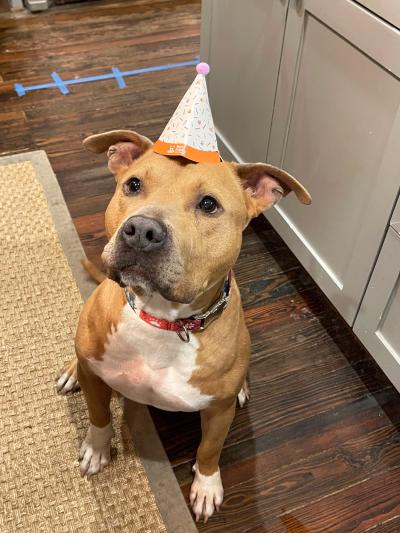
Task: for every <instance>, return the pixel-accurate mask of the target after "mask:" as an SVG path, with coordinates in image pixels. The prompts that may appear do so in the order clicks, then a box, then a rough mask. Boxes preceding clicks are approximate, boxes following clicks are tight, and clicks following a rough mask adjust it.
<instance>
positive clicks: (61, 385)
mask: <svg viewBox="0 0 400 533" xmlns="http://www.w3.org/2000/svg"><path fill="white" fill-rule="evenodd" d="M56 388H57V392H58V394H67V392H75V391H77V390H79V389H80V386H79V383H78V378H77V377H76V376H75V375H74V374H69V373H68V372H63V373H62V374H61V376H60V377H59V378H58V380H57V383H56Z"/></svg>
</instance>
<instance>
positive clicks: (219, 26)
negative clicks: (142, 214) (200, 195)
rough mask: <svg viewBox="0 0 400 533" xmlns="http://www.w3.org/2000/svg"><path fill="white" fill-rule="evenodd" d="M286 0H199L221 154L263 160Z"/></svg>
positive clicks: (204, 51)
mask: <svg viewBox="0 0 400 533" xmlns="http://www.w3.org/2000/svg"><path fill="white" fill-rule="evenodd" d="M287 4H288V0H249V1H248V0H246V1H244V0H217V1H213V0H203V2H202V13H201V15H202V30H201V58H202V60H203V61H207V62H208V63H210V65H211V72H210V75H209V76H208V77H207V85H208V94H209V98H210V102H211V109H212V112H213V118H214V123H215V126H216V130H217V133H218V137H219V140H220V143H219V144H220V148H222V149H221V152H222V156H223V157H225V158H234V159H242V160H247V161H264V160H265V156H266V153H267V145H268V138H269V132H270V129H271V120H272V112H273V108H274V100H275V92H276V80H277V76H278V69H279V62H280V57H281V51H282V43H283V34H284V30H285V20H286V12H287ZM260 102H262V105H260ZM224 148H225V149H224ZM229 149H231V153H230V152H229Z"/></svg>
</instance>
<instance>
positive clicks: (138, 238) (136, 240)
mask: <svg viewBox="0 0 400 533" xmlns="http://www.w3.org/2000/svg"><path fill="white" fill-rule="evenodd" d="M122 238H123V239H124V241H125V242H126V244H127V245H128V246H129V247H130V248H135V249H136V250H138V251H141V252H153V251H155V250H158V249H159V248H161V247H162V246H163V245H164V244H165V241H166V238H167V228H166V227H165V225H164V224H163V223H162V222H159V221H158V220H155V219H154V218H149V217H143V216H134V217H131V218H129V219H128V220H127V221H126V222H125V224H124V225H123V227H122Z"/></svg>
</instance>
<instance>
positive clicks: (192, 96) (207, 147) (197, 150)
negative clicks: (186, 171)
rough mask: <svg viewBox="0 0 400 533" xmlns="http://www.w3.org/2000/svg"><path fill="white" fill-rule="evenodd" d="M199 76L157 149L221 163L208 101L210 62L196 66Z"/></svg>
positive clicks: (175, 154)
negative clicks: (207, 76)
mask: <svg viewBox="0 0 400 533" xmlns="http://www.w3.org/2000/svg"><path fill="white" fill-rule="evenodd" d="M196 71H197V76H196V78H195V79H194V81H193V83H192V85H191V86H190V87H189V89H188V91H187V92H186V94H185V96H184V97H183V98H182V100H181V102H180V104H179V105H178V107H177V108H176V110H175V113H174V114H173V115H172V117H171V118H170V120H169V122H168V124H167V125H166V127H165V129H164V131H163V132H162V134H161V136H160V138H159V140H158V141H157V142H156V143H155V144H154V146H153V150H154V151H155V152H157V153H158V154H162V155H169V156H182V157H186V158H187V159H190V160H191V161H196V162H198V163H219V162H220V161H221V156H220V155H219V151H218V146H217V137H216V135H215V129H214V122H213V118H212V114H211V109H210V103H209V101H208V94H207V84H206V75H207V74H208V73H209V72H210V67H209V66H208V65H207V63H199V64H198V65H197V66H196Z"/></svg>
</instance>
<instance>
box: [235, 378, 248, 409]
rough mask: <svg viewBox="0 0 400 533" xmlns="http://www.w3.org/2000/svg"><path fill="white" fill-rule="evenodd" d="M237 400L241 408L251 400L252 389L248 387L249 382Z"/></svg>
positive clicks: (241, 390)
mask: <svg viewBox="0 0 400 533" xmlns="http://www.w3.org/2000/svg"><path fill="white" fill-rule="evenodd" d="M237 399H238V402H239V406H240V407H243V406H244V404H245V403H246V402H248V401H249V400H250V389H249V386H248V385H247V382H245V384H244V385H243V387H242V388H241V389H240V391H239V394H238V395H237Z"/></svg>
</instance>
